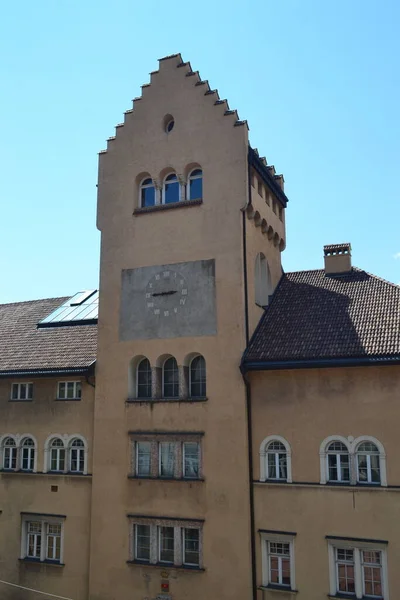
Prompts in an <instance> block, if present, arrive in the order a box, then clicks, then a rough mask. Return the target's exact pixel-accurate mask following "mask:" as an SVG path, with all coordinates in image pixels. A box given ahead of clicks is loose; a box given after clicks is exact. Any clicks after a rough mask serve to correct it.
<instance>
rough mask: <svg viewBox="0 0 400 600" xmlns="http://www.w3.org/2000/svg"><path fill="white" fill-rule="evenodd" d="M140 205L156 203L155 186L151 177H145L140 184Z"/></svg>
mask: <svg viewBox="0 0 400 600" xmlns="http://www.w3.org/2000/svg"><path fill="white" fill-rule="evenodd" d="M139 194H140V207H141V208H145V207H146V206H154V205H155V203H156V188H155V186H154V183H153V180H152V179H151V177H147V178H146V179H144V180H143V181H142V183H141V184H140V191H139Z"/></svg>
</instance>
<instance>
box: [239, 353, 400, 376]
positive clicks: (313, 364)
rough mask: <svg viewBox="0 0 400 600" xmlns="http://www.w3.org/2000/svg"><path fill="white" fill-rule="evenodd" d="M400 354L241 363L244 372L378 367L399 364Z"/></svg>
mask: <svg viewBox="0 0 400 600" xmlns="http://www.w3.org/2000/svg"><path fill="white" fill-rule="evenodd" d="M399 364H400V356H394V357H388V356H383V357H380V356H372V357H362V358H316V359H311V360H278V361H246V360H244V361H243V362H242V364H241V370H242V372H243V373H247V372H248V371H273V370H279V369H317V368H328V369H329V368H335V367H376V366H381V365H382V366H390V365H399Z"/></svg>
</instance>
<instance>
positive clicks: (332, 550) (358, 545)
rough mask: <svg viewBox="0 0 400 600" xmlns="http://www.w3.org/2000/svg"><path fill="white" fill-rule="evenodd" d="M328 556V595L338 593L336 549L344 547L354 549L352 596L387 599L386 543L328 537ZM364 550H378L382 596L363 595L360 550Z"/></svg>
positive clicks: (356, 597) (359, 598)
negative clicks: (353, 588) (353, 590)
mask: <svg viewBox="0 0 400 600" xmlns="http://www.w3.org/2000/svg"><path fill="white" fill-rule="evenodd" d="M327 541H328V557H329V593H330V596H336V595H338V594H339V592H338V588H339V581H338V574H337V566H336V549H337V548H339V549H346V550H353V551H354V580H355V581H354V583H355V594H354V595H353V597H354V598H355V599H357V600H361V599H363V598H377V599H378V598H380V599H382V598H383V600H389V580H388V569H387V545H386V544H383V543H382V542H379V541H376V542H373V541H368V540H366V541H364V540H351V539H348V538H346V539H340V538H328V539H327ZM363 550H364V551H366V552H371V551H375V552H380V553H381V558H382V563H381V568H382V588H383V589H382V591H383V596H381V597H379V596H365V595H364V576H363V571H362V556H361V553H362V551H363Z"/></svg>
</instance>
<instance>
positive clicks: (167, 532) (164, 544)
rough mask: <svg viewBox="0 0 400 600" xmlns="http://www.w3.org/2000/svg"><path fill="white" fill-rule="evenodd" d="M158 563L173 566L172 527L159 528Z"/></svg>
mask: <svg viewBox="0 0 400 600" xmlns="http://www.w3.org/2000/svg"><path fill="white" fill-rule="evenodd" d="M158 533H159V553H160V554H159V561H160V562H161V563H169V564H173V562H174V549H175V536H174V528H173V527H159V528H158Z"/></svg>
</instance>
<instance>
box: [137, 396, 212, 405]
mask: <svg viewBox="0 0 400 600" xmlns="http://www.w3.org/2000/svg"><path fill="white" fill-rule="evenodd" d="M207 400H208V398H206V397H204V398H127V399H126V402H127V403H128V404H157V403H163V404H168V403H171V402H186V403H187V404H195V403H196V402H207Z"/></svg>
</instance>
